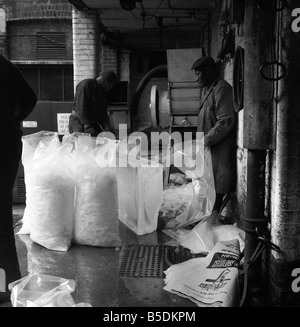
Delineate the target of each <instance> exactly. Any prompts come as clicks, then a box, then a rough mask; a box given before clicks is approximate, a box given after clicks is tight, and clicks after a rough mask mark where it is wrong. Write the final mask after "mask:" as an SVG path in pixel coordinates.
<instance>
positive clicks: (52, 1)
mask: <svg viewBox="0 0 300 327" xmlns="http://www.w3.org/2000/svg"><path fill="white" fill-rule="evenodd" d="M3 2H4V4H5V7H6V11H7V19H8V20H12V19H23V20H24V19H33V18H39V19H40V18H43V19H45V18H71V17H72V6H71V4H70V3H69V2H68V0H47V1H39V0H22V1H19V0H10V1H7V0H6V1H5V0H4V1H3Z"/></svg>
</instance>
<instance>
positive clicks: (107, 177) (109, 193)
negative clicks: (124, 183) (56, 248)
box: [73, 140, 121, 247]
mask: <svg viewBox="0 0 300 327" xmlns="http://www.w3.org/2000/svg"><path fill="white" fill-rule="evenodd" d="M107 141H108V140H107ZM116 146H117V145H116V142H115V141H108V142H107V143H106V145H104V146H99V147H97V148H95V149H93V150H92V151H91V150H90V149H89V148H88V147H87V148H85V151H84V150H83V148H82V147H78V148H76V151H75V161H76V197H75V222H74V235H73V242H74V243H76V244H83V245H92V246H103V247H112V246H118V245H120V244H121V240H120V237H119V229H118V224H119V213H118V188H117V177H116V171H115V167H111V166H113V164H112V163H113V162H112V161H113V160H114V159H115V154H116ZM106 155H107V156H106ZM105 158H106V159H105Z"/></svg>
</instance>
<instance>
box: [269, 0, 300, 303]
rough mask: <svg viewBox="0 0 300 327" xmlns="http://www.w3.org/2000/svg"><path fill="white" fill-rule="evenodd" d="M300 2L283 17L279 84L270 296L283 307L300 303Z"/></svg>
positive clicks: (296, 0)
mask: <svg viewBox="0 0 300 327" xmlns="http://www.w3.org/2000/svg"><path fill="white" fill-rule="evenodd" d="M294 8H300V1H299V0H290V1H287V7H286V8H285V9H284V12H283V17H282V32H281V58H280V60H281V63H282V64H284V66H285V67H286V76H285V77H284V78H283V79H281V80H280V81H279V84H278V92H279V94H278V108H277V142H276V176H275V196H274V200H273V211H274V214H273V217H272V226H271V235H272V241H273V242H274V243H275V244H276V245H278V246H279V247H280V249H281V252H280V253H276V252H274V251H272V253H271V255H270V293H271V295H272V297H273V299H274V301H275V302H278V303H280V304H283V305H286V304H287V305H292V304H293V303H297V304H299V303H300V296H299V293H296V292H295V290H293V288H292V282H293V279H295V277H294V278H293V277H292V271H293V270H294V269H295V268H298V269H299V268H300V236H299V235H300V219H299V217H300V200H299V199H300V110H299V104H300V92H299V85H300V62H299V58H300V33H295V32H293V30H292V28H291V24H292V20H293V19H295V18H293V17H292V15H291V13H292V10H293V9H294Z"/></svg>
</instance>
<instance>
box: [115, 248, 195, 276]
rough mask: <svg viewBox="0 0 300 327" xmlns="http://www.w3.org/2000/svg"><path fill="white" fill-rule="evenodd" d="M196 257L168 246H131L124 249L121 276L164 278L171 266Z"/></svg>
mask: <svg viewBox="0 0 300 327" xmlns="http://www.w3.org/2000/svg"><path fill="white" fill-rule="evenodd" d="M197 256H198V255H197ZM194 257H196V256H195V255H193V254H191V252H190V250H188V249H185V248H176V247H174V246H167V245H130V246H128V247H125V248H124V251H123V258H122V262H121V265H120V271H119V275H120V276H124V277H153V278H163V277H164V271H165V270H167V269H168V268H169V266H170V265H171V264H176V263H180V262H184V261H186V260H189V259H192V258H194Z"/></svg>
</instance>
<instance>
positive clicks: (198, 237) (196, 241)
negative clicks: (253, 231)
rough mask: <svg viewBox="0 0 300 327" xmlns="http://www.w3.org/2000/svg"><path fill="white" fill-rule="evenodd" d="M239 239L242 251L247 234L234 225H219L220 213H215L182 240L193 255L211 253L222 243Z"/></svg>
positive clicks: (183, 244)
mask: <svg viewBox="0 0 300 327" xmlns="http://www.w3.org/2000/svg"><path fill="white" fill-rule="evenodd" d="M233 239H238V240H239V244H240V248H241V251H243V249H244V246H245V232H244V231H243V230H242V229H240V228H238V227H237V226H234V225H223V224H221V223H219V220H218V213H217V212H216V211H214V212H213V213H212V214H211V215H210V216H208V217H206V218H204V219H203V220H202V221H200V222H199V223H198V225H196V226H195V227H194V228H193V229H192V230H191V231H190V232H189V233H187V234H185V236H184V239H181V245H182V246H183V247H185V248H188V249H190V250H191V253H194V254H196V253H202V252H206V253H207V252H210V251H211V250H212V249H213V247H214V246H215V245H216V244H217V243H218V242H220V241H230V240H233Z"/></svg>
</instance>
